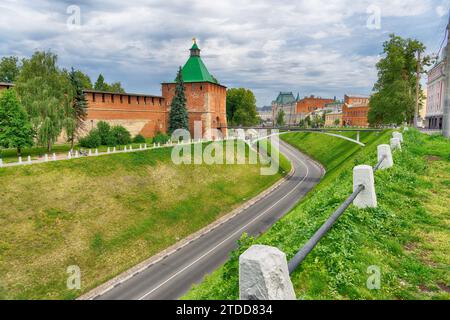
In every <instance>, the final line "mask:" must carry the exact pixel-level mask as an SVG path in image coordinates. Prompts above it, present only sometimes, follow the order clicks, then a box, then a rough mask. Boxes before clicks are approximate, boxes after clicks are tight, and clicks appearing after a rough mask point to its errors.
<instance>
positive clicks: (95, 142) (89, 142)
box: [80, 129, 102, 148]
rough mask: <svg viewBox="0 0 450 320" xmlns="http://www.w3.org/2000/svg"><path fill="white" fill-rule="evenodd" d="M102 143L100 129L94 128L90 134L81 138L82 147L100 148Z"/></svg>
mask: <svg viewBox="0 0 450 320" xmlns="http://www.w3.org/2000/svg"><path fill="white" fill-rule="evenodd" d="M101 145H102V138H101V136H100V132H99V130H98V129H93V130H91V132H89V134H88V135H87V136H86V137H84V138H81V139H80V147H83V148H98V147H99V146H101Z"/></svg>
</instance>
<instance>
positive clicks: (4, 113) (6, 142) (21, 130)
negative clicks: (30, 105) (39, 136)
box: [0, 89, 33, 156]
mask: <svg viewBox="0 0 450 320" xmlns="http://www.w3.org/2000/svg"><path fill="white" fill-rule="evenodd" d="M32 145H33V129H32V127H31V123H30V121H29V120H28V115H27V113H26V112H25V109H24V108H23V107H22V106H21V105H20V103H19V101H18V99H17V96H16V92H15V90H14V89H9V90H5V91H4V92H2V93H1V94H0V146H2V147H4V148H17V151H18V154H19V156H20V154H21V149H22V148H25V147H31V146H32Z"/></svg>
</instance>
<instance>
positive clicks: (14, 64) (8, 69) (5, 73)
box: [0, 56, 20, 83]
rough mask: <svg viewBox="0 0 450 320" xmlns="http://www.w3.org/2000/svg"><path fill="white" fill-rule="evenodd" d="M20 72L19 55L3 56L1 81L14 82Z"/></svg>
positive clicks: (0, 66)
mask: <svg viewBox="0 0 450 320" xmlns="http://www.w3.org/2000/svg"><path fill="white" fill-rule="evenodd" d="M19 73H20V66H19V59H18V58H17V57H14V56H11V57H3V58H2V60H1V61H0V82H7V83H13V82H14V81H16V79H17V76H18V75H19Z"/></svg>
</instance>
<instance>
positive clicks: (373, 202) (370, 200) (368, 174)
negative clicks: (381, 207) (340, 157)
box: [353, 165, 377, 209]
mask: <svg viewBox="0 0 450 320" xmlns="http://www.w3.org/2000/svg"><path fill="white" fill-rule="evenodd" d="M360 185H363V186H364V190H363V191H361V192H360V193H359V195H358V196H357V197H356V198H355V200H353V204H354V205H355V206H356V207H358V208H361V209H364V208H376V207H377V195H376V193H375V179H374V177H373V168H372V167H371V166H366V165H362V166H356V167H354V168H353V191H356V189H357V188H358V186H360Z"/></svg>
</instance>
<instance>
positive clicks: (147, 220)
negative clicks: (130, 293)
mask: <svg viewBox="0 0 450 320" xmlns="http://www.w3.org/2000/svg"><path fill="white" fill-rule="evenodd" d="M170 155H171V149H170V148H164V149H156V150H150V151H142V152H136V153H126V154H125V153H124V154H115V155H110V156H105V157H91V158H81V159H73V160H71V161H60V162H50V163H45V164H37V165H32V166H24V167H11V168H2V169H0V198H1V201H0V234H1V237H0V298H2V299H56V298H65V299H70V298H74V297H76V296H78V295H80V294H82V293H84V292H86V291H88V290H90V289H92V288H93V287H95V286H97V285H99V284H101V283H103V282H105V281H106V280H108V279H110V278H112V277H113V276H115V275H117V274H119V273H121V272H122V271H124V270H126V269H128V268H130V267H132V266H134V265H136V264H137V263H139V262H141V261H143V260H145V259H146V258H148V257H151V256H152V255H154V254H156V253H158V252H160V251H162V250H163V249H165V248H167V247H169V246H170V245H172V244H174V243H176V242H177V241H178V240H180V239H182V238H184V237H186V236H188V235H190V234H192V233H194V232H195V231H197V230H199V229H201V228H202V227H204V226H206V225H208V224H210V223H211V222H213V221H215V220H216V219H217V218H219V217H220V216H222V215H224V214H226V213H228V212H230V211H231V210H232V209H233V208H235V207H237V206H238V205H239V204H240V203H242V202H243V201H245V200H249V199H250V198H251V197H253V196H255V195H256V194H258V193H259V192H261V191H262V190H264V189H266V188H268V187H269V186H270V185H271V184H273V183H274V182H275V181H276V180H278V179H279V178H280V177H281V176H282V174H283V173H279V174H277V175H274V176H261V175H260V165H206V164H205V165H180V166H177V165H174V164H173V163H172V161H171V157H170ZM70 265H78V266H79V267H80V268H81V273H82V278H81V284H82V290H81V291H73V290H68V289H67V288H66V281H67V277H68V274H67V273H66V269H67V267H68V266H70Z"/></svg>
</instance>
